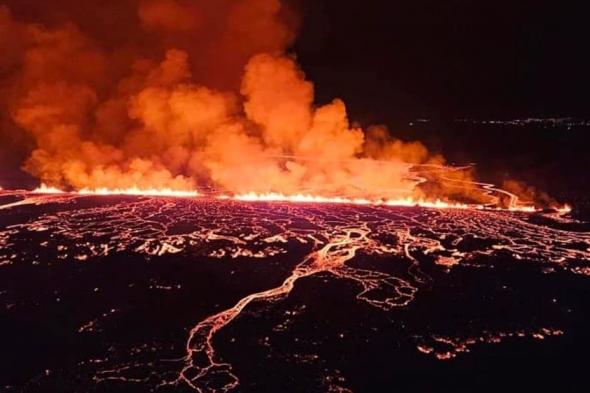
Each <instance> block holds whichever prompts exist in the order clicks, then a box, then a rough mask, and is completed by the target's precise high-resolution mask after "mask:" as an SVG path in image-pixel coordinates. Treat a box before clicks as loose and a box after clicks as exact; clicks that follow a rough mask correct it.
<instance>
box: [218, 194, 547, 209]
mask: <svg viewBox="0 0 590 393" xmlns="http://www.w3.org/2000/svg"><path fill="white" fill-rule="evenodd" d="M219 199H233V200H236V201H245V202H293V203H342V204H354V205H381V206H405V207H412V206H418V207H424V208H430V209H481V210H483V209H486V210H491V209H493V210H509V211H515V212H527V213H532V212H536V211H538V209H536V208H535V207H534V206H513V207H510V208H508V209H502V208H490V207H489V206H488V205H482V204H466V203H456V202H446V201H443V200H440V199H436V200H432V201H430V200H424V199H415V198H411V197H408V198H396V199H364V198H346V197H323V196H319V195H311V194H293V195H286V194H281V193H263V194H258V193H255V192H249V193H246V194H238V195H234V196H228V195H223V196H221V197H219Z"/></svg>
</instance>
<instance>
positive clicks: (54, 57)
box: [0, 0, 472, 197]
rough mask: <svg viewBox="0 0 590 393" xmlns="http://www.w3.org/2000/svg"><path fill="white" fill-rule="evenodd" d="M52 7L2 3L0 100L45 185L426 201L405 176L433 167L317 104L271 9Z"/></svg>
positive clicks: (265, 4) (259, 1) (163, 3)
mask: <svg viewBox="0 0 590 393" xmlns="http://www.w3.org/2000/svg"><path fill="white" fill-rule="evenodd" d="M47 3H50V4H48V5H43V4H39V5H38V7H39V10H38V12H39V15H28V14H27V13H26V12H25V11H23V10H20V11H19V12H20V14H22V16H20V14H19V16H17V13H16V10H18V9H19V2H18V1H14V4H10V8H9V6H2V7H0V53H1V54H2V56H1V57H0V75H2V80H1V89H2V101H0V104H1V105H2V116H3V117H4V118H5V119H7V121H5V122H3V127H2V129H1V132H3V133H18V132H23V133H25V134H26V135H30V136H31V137H32V139H33V141H34V143H33V145H34V146H33V147H32V150H31V151H30V154H29V155H28V158H27V160H26V162H25V163H24V164H23V168H24V169H25V170H26V171H27V172H29V173H31V174H32V175H34V176H36V177H38V178H39V179H41V180H42V181H43V182H44V183H46V184H48V185H51V186H58V187H66V188H68V187H69V188H73V189H84V188H86V189H88V188H89V189H94V188H113V189H121V188H128V187H139V188H170V189H194V188H195V187H203V186H209V187H212V188H214V189H219V190H223V191H226V192H233V193H246V192H258V193H265V192H281V193H285V194H290V193H297V192H312V193H314V194H326V195H329V194H338V195H351V196H363V197H367V196H371V197H375V196H378V197H399V196H403V197H406V196H414V197H421V196H422V195H420V192H422V191H418V189H417V188H416V185H417V184H418V183H419V182H420V181H421V180H420V177H418V176H416V173H415V172H413V171H412V164H441V163H442V159H441V158H440V157H432V156H431V155H429V153H428V151H427V150H426V148H425V147H424V146H423V145H422V144H420V143H417V142H413V143H403V142H401V141H399V140H396V139H393V138H392V137H391V136H390V134H389V132H388V131H387V130H385V129H383V128H380V127H370V128H369V129H367V130H361V129H360V128H359V127H357V126H355V125H351V123H350V121H349V119H348V117H347V113H346V107H345V104H344V103H343V102H342V101H341V100H338V99H335V100H334V101H332V102H331V103H328V104H326V105H321V106H316V105H315V103H314V87H313V84H312V83H311V82H309V81H307V80H306V79H305V75H304V74H303V72H302V71H301V69H300V68H299V67H298V65H297V63H296V62H295V60H294V58H293V57H291V56H289V55H288V54H286V50H287V47H288V46H289V45H290V43H291V42H292V40H293V39H294V37H295V23H294V20H295V18H294V17H293V13H292V12H291V11H290V10H289V9H288V8H287V7H286V6H285V5H284V4H281V2H280V1H279V0H215V1H210V0H190V1H189V0H186V1H185V0H141V1H138V0H125V1H124V0H120V1H118V2H113V4H111V5H109V6H104V5H101V4H102V3H104V2H100V1H98V0H96V1H86V2H79V1H78V2H74V1H70V0H60V1H53V2H47ZM79 3H84V4H83V5H84V7H82V6H81V5H80V4H79ZM115 3H118V4H116V5H115ZM105 7H106V8H105ZM21 8H22V7H21ZM58 11H59V12H58ZM89 19H91V20H89ZM25 21H26V22H25ZM32 22H35V23H32ZM7 123H10V124H8V125H7ZM5 139H6V138H5ZM10 139H15V138H10ZM20 139H22V138H20ZM20 139H19V138H16V140H20ZM433 168H436V167H435V166H434V165H433ZM432 173H433V174H434V173H436V170H435V169H433V171H432ZM448 175H449V174H447V176H448ZM450 175H451V176H454V177H457V178H458V180H457V181H456V182H455V184H454V185H453V187H454V188H453V190H454V192H462V193H465V191H467V192H469V191H470V189H471V188H472V186H470V185H469V183H468V182H463V183H462V182H461V181H462V180H464V179H463V178H465V177H468V178H469V177H470V176H469V174H465V173H464V172H461V173H459V172H452V173H451V174H450ZM457 184H458V185H457ZM443 188H445V187H442V186H441V183H438V184H437V183H434V185H431V188H430V192H432V193H433V194H435V195H441V194H444V193H447V192H448V189H446V188H445V189H444V190H443ZM457 190H459V191H457Z"/></svg>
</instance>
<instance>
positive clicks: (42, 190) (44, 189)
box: [32, 183, 65, 194]
mask: <svg viewBox="0 0 590 393" xmlns="http://www.w3.org/2000/svg"><path fill="white" fill-rule="evenodd" d="M32 193H33V194H65V191H64V190H60V189H59V188H56V187H49V186H48V185H46V184H45V183H41V185H40V186H39V187H37V188H35V189H34V190H33V191H32Z"/></svg>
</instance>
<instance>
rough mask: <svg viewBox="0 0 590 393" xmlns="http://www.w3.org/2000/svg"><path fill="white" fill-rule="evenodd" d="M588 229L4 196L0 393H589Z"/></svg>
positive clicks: (513, 218)
mask: <svg viewBox="0 0 590 393" xmlns="http://www.w3.org/2000/svg"><path fill="white" fill-rule="evenodd" d="M589 231H590V228H589V227H588V226H587V225H586V224H583V223H579V222H575V221H572V220H563V219H559V220H556V219H555V218H554V217H553V218H552V217H547V216H543V215H527V214H522V213H507V212H490V211H471V210H469V211H464V210H431V209H422V208H395V207H369V206H351V205H331V204H320V205H315V204H284V203H242V202H233V201H219V200H207V199H192V200H189V199H174V198H147V197H88V196H87V197H81V196H75V195H61V196H60V195H57V196H40V195H37V196H35V195H31V194H27V193H23V192H10V191H4V192H0V310H1V311H0V348H1V351H2V354H3V355H2V357H1V359H2V360H1V362H0V370H1V371H0V390H3V391H7V392H109V393H118V392H126V393H128V392H129V393H132V392H149V391H161V392H190V391H202V392H222V391H235V392H348V391H353V392H389V391H396V392H457V391H477V392H481V391H494V392H497V391H498V390H499V389H502V390H503V391H515V390H523V391H531V390H536V391H560V392H566V391H568V392H569V391H572V392H585V391H587V381H586V377H585V375H586V363H587V361H586V360H585V359H586V357H587V354H588V353H589V350H590V318H589V317H588V315H589V311H590V277H589V276H590V232H589Z"/></svg>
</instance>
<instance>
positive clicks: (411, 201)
mask: <svg viewBox="0 0 590 393" xmlns="http://www.w3.org/2000/svg"><path fill="white" fill-rule="evenodd" d="M447 180H448V181H451V182H456V183H460V184H461V183H469V184H470V185H477V186H478V187H481V189H482V191H483V192H484V193H485V194H486V195H487V196H488V197H489V198H490V199H491V200H492V202H491V203H488V204H468V203H458V202H448V201H443V200H441V199H435V200H427V199H415V198H413V197H406V198H395V199H387V198H381V199H378V198H373V199H369V198H350V197H341V196H332V197H326V196H321V195H314V194H304V193H298V194H282V193H276V192H268V193H256V192H248V193H243V194H235V195H233V196H229V195H221V196H217V197H216V198H217V199H222V200H227V199H233V200H236V201H242V202H291V203H335V204H352V205H374V206H400V207H404V206H406V207H423V208H430V209H478V210H507V211H513V212H525V213H535V212H538V211H540V210H541V209H539V208H536V207H535V206H533V205H526V204H522V203H521V202H520V201H519V197H518V196H517V195H515V194H513V193H510V192H508V191H506V190H503V189H501V188H498V187H496V186H494V185H493V184H489V183H473V182H463V181H460V180H453V179H447ZM31 193H33V194H47V195H53V194H74V195H96V196H105V195H134V196H155V197H157V196H161V197H181V198H182V197H184V198H190V197H198V196H208V195H206V194H201V193H199V191H197V190H174V189H170V188H139V187H130V188H118V189H108V188H97V189H86V188H85V189H81V190H79V191H72V192H67V191H64V190H61V189H59V188H56V187H50V186H47V185H45V184H41V186H40V187H38V188H36V189H34V190H33V191H32V192H31ZM494 194H502V195H505V196H507V197H508V198H509V201H508V205H507V207H505V208H504V207H500V205H499V204H500V197H499V196H495V195H494ZM211 196H212V195H211ZM552 208H553V209H554V210H555V211H556V212H557V214H559V215H564V214H567V213H570V212H571V207H570V206H569V205H567V204H566V205H563V206H557V207H552Z"/></svg>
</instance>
